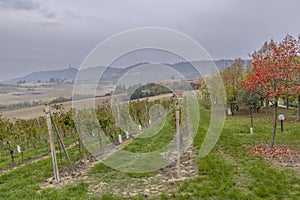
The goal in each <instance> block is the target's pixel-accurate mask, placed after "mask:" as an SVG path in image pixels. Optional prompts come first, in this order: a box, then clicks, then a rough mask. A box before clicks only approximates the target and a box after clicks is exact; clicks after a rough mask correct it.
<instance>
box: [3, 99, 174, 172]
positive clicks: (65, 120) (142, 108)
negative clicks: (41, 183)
mask: <svg viewBox="0 0 300 200" xmlns="http://www.w3.org/2000/svg"><path fill="white" fill-rule="evenodd" d="M156 104H157V105H158V104H159V105H162V107H157V106H154V107H152V105H156ZM172 104H173V99H163V100H155V101H148V100H147V99H146V100H135V101H130V102H129V103H127V104H124V105H123V106H122V107H121V106H120V107H118V110H119V112H120V114H123V113H124V112H121V111H122V110H121V111H120V109H129V112H130V116H131V118H132V119H133V122H134V123H132V122H131V123H129V122H128V121H126V120H128V117H124V116H120V119H123V121H120V123H121V126H120V127H124V128H126V130H128V131H129V132H130V133H131V132H134V131H137V130H138V125H137V124H139V125H141V126H142V127H147V126H149V120H150V117H151V119H152V120H153V121H155V120H157V119H158V118H159V117H160V116H162V115H163V114H164V113H165V109H169V107H170V106H171V105H172ZM150 108H155V109H152V110H150ZM116 109H117V108H115V107H111V106H98V107H97V109H96V110H95V113H96V116H97V120H98V121H97V122H96V121H93V120H91V119H90V118H88V117H86V116H87V113H89V112H91V111H90V110H82V111H80V112H79V114H78V116H79V117H80V118H82V119H84V120H85V121H84V122H85V128H86V129H85V130H81V131H82V132H88V133H91V134H94V132H93V131H94V130H93V127H95V126H96V125H95V124H96V123H99V125H100V126H101V130H103V133H98V134H97V135H98V136H100V135H103V134H104V136H105V137H107V138H109V140H110V142H111V143H113V144H116V145H117V144H118V143H119V137H118V136H119V135H121V136H122V137H123V138H126V132H124V131H123V130H121V129H120V128H119V127H118V125H117V123H116V120H115V118H114V116H113V113H114V111H113V110H116ZM150 113H151V116H150ZM73 114H74V110H72V109H71V110H68V111H65V110H64V107H63V106H62V105H52V115H51V116H52V120H53V124H55V126H56V128H57V133H56V136H57V134H59V135H60V136H61V138H62V139H63V143H64V145H65V146H66V147H69V148H71V147H73V146H77V148H78V156H79V157H81V156H83V155H82V150H84V149H83V148H84V147H83V145H78V144H82V141H81V137H80V136H79V134H78V132H77V130H76V125H75V122H74V119H73ZM48 140H49V138H48V130H47V124H46V118H45V117H39V118H36V119H30V120H23V119H15V120H14V121H13V122H12V121H9V120H8V119H5V118H3V117H1V118H0V161H1V162H0V163H1V164H0V171H3V170H5V169H10V168H13V167H15V166H18V165H21V164H24V163H26V162H28V161H32V160H36V159H38V158H40V157H43V156H46V155H49V152H50V145H49V141H48ZM55 145H56V149H57V151H59V152H60V154H59V155H60V156H59V157H60V162H61V163H63V161H62V157H63V156H62V146H61V143H60V142H59V141H58V139H57V141H56V142H55Z"/></svg>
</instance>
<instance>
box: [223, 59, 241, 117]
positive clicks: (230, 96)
mask: <svg viewBox="0 0 300 200" xmlns="http://www.w3.org/2000/svg"><path fill="white" fill-rule="evenodd" d="M221 74H222V78H223V82H224V86H225V91H226V98H227V104H228V105H229V106H230V110H231V113H232V115H234V110H235V109H236V110H237V108H238V107H237V99H238V95H239V92H240V87H241V85H240V80H241V78H242V77H243V74H244V66H243V61H242V59H240V58H238V59H236V60H235V61H234V63H233V64H232V65H231V66H230V67H227V68H226V69H225V70H224V71H222V73H221Z"/></svg>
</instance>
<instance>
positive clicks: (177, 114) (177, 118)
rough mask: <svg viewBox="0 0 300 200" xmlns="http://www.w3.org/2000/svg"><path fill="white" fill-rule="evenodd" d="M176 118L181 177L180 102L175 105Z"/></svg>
mask: <svg viewBox="0 0 300 200" xmlns="http://www.w3.org/2000/svg"><path fill="white" fill-rule="evenodd" d="M175 112H176V113H175V118H176V145H177V163H176V165H177V174H178V178H180V177H181V173H180V153H181V152H180V149H181V141H180V107H179V103H178V104H177V105H176V107H175Z"/></svg>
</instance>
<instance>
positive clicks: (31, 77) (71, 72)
mask: <svg viewBox="0 0 300 200" xmlns="http://www.w3.org/2000/svg"><path fill="white" fill-rule="evenodd" d="M77 72H78V69H75V68H72V67H70V68H68V69H62V70H53V71H38V72H33V73H31V74H28V75H25V76H22V77H19V78H14V79H11V80H7V81H3V82H2V83H3V84H17V83H19V82H23V81H25V82H39V81H40V82H49V81H50V79H55V80H56V79H72V80H73V79H74V78H75V77H76V74H77Z"/></svg>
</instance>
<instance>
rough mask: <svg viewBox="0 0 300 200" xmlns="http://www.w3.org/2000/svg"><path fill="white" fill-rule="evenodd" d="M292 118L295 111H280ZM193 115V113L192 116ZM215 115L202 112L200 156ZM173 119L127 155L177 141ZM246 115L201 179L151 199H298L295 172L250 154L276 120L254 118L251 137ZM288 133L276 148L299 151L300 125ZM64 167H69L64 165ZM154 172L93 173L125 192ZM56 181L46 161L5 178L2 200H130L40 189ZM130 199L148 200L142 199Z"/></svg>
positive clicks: (75, 188)
mask: <svg viewBox="0 0 300 200" xmlns="http://www.w3.org/2000/svg"><path fill="white" fill-rule="evenodd" d="M280 112H283V113H285V115H286V116H287V117H288V118H289V117H293V116H294V111H291V110H289V111H287V110H285V109H281V110H280ZM192 114H193V113H191V115H192ZM209 114H210V112H209V111H208V110H205V109H201V118H200V122H199V128H198V132H197V135H196V137H195V139H194V146H195V147H196V148H197V149H198V150H199V149H200V147H201V144H202V142H203V140H204V138H205V134H206V131H207V128H208V126H209V123H210V116H209ZM171 119H172V118H171V117H168V118H167V122H168V123H166V124H165V126H164V127H163V128H162V129H161V130H160V131H159V133H157V134H156V135H153V136H152V137H149V138H135V139H134V141H133V142H132V143H131V144H130V145H128V146H127V147H126V148H125V149H126V150H127V151H132V152H150V151H153V150H157V149H159V148H161V147H162V146H164V145H165V144H166V143H168V142H169V141H170V140H171V139H172V138H173V137H174V127H173V125H172V124H170V120H171ZM249 126H250V119H249V116H247V115H239V116H229V117H227V119H226V123H225V126H224V129H223V131H222V134H221V136H220V138H219V140H218V142H217V144H216V145H215V146H214V148H213V150H212V151H211V152H210V154H208V155H207V156H206V157H204V158H203V159H197V168H198V173H199V176H198V177H195V178H193V179H190V180H185V181H183V182H181V183H180V184H179V186H178V188H177V189H176V190H175V191H168V190H165V191H163V194H161V195H159V196H156V197H151V198H150V199H251V200H252V199H274V200H275V199H276V200H277V199H299V197H300V178H299V174H298V173H296V171H295V170H291V169H279V168H278V167H277V166H276V165H272V164H270V163H269V162H266V161H265V160H264V159H263V158H262V157H260V156H256V155H251V154H249V151H250V148H251V146H253V145H255V144H268V143H269V142H270V139H271V133H272V115H270V116H266V115H265V114H264V113H263V112H261V113H259V114H255V120H254V134H253V135H250V134H249ZM284 126H285V131H284V132H283V133H281V132H280V129H279V128H278V132H277V135H276V143H275V145H279V144H280V145H289V146H291V147H293V148H295V149H299V148H300V143H299V138H300V132H299V129H300V123H299V122H285V124H284ZM77 148H78V147H73V148H71V149H69V150H68V151H69V153H70V155H71V159H72V160H73V161H75V160H78V153H77V151H78V150H77ZM64 164H66V163H65V162H64ZM154 175H155V172H152V173H142V174H131V173H122V172H119V171H116V170H113V169H111V168H110V167H107V166H105V165H104V164H101V163H100V164H97V165H96V166H95V167H94V168H92V169H91V171H90V172H89V177H90V178H91V179H93V180H98V181H104V182H107V183H111V182H113V183H114V184H119V185H120V187H122V186H124V184H128V183H130V182H131V181H133V179H134V180H136V179H140V180H142V179H143V178H144V177H151V176H154ZM51 176H52V165H51V160H50V158H49V159H43V160H40V161H38V162H36V163H30V164H27V165H26V166H24V167H20V168H18V169H16V170H13V171H11V172H9V173H7V174H4V175H2V176H0V199H128V197H122V196H121V195H119V194H109V193H108V194H90V193H89V192H90V191H89V187H91V184H92V183H90V182H88V181H81V182H78V183H75V184H69V185H67V186H65V187H62V188H57V189H53V188H51V189H41V188H40V186H39V183H40V182H42V181H44V180H45V179H47V178H49V177H51ZM130 199H144V197H143V196H142V195H137V196H135V197H131V198H130Z"/></svg>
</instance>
